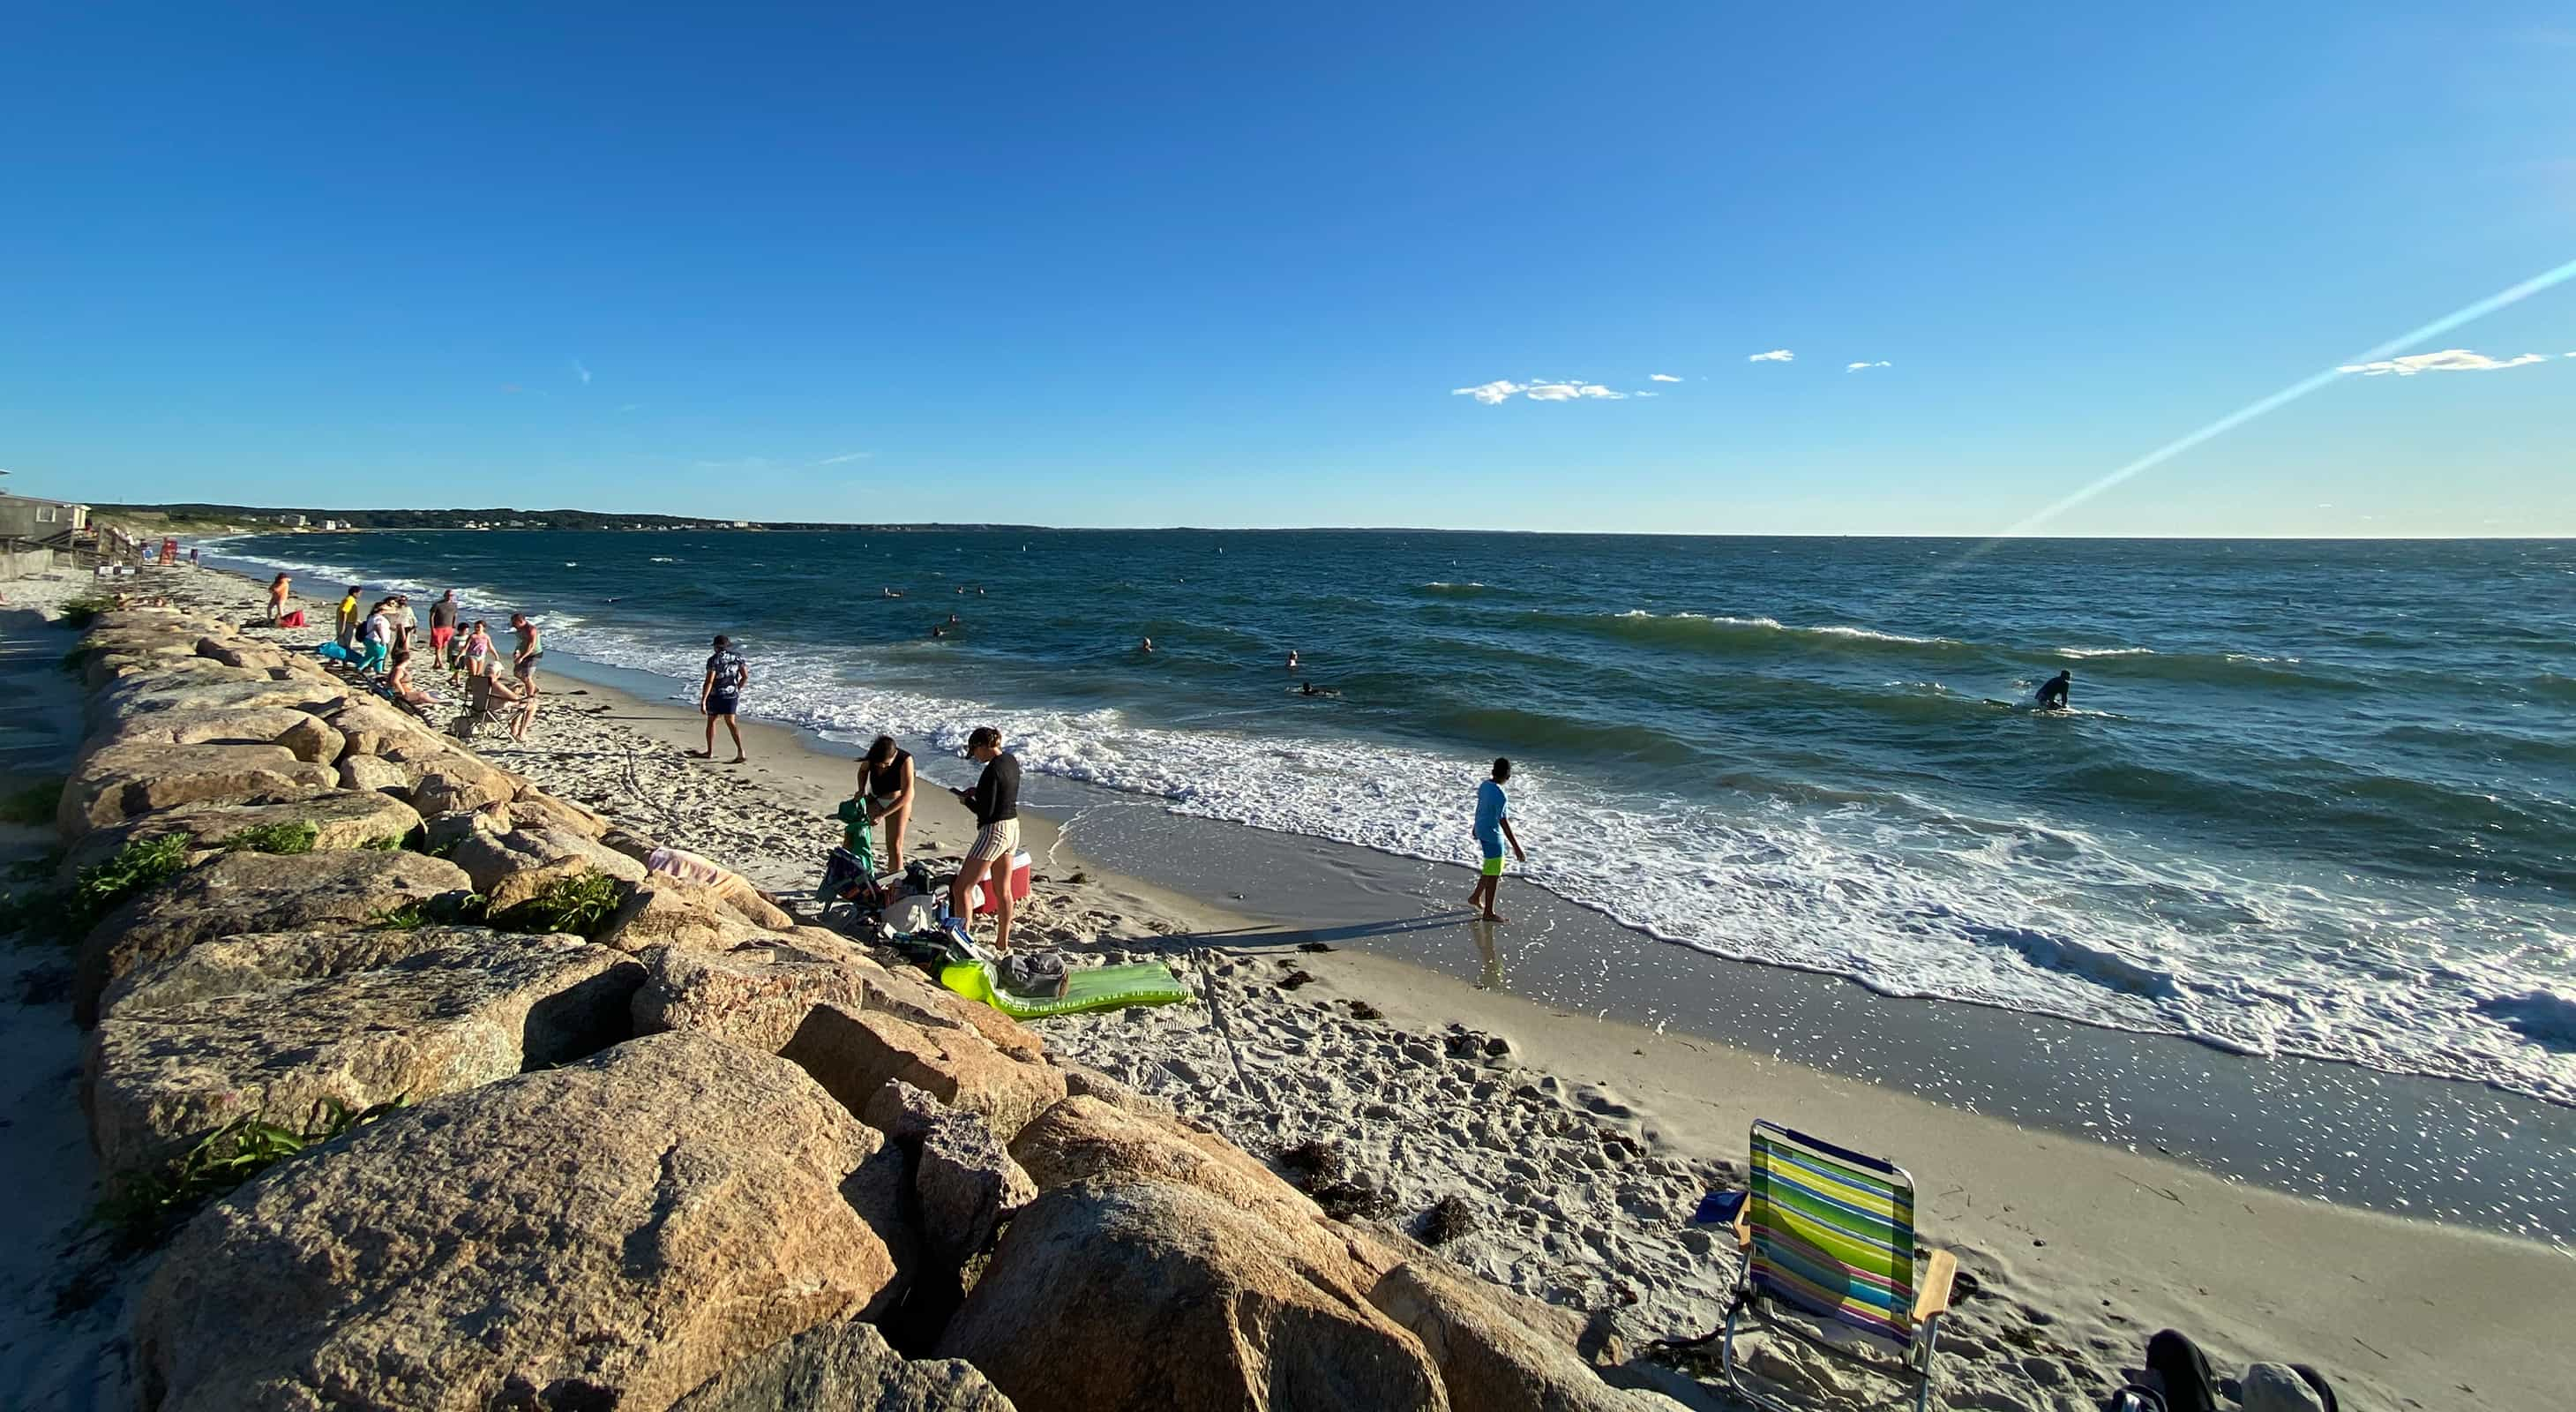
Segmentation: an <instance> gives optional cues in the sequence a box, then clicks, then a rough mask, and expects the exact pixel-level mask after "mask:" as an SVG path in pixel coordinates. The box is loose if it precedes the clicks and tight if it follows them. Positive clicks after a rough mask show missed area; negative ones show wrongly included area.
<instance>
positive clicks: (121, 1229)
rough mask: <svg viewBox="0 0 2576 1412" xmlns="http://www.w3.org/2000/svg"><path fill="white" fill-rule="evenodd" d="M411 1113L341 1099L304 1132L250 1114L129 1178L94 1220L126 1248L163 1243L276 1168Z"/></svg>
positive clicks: (326, 1104)
mask: <svg viewBox="0 0 2576 1412" xmlns="http://www.w3.org/2000/svg"><path fill="white" fill-rule="evenodd" d="M402 1106H403V1100H402V1099H400V1098H396V1099H394V1100H392V1101H391V1102H387V1103H378V1104H375V1105H373V1106H371V1107H367V1108H351V1107H350V1106H349V1105H347V1104H345V1103H342V1102H341V1101H340V1100H338V1099H336V1098H326V1099H324V1100H322V1102H321V1103H319V1104H317V1105H315V1109H314V1114H313V1119H312V1121H311V1122H309V1123H307V1124H306V1125H305V1126H304V1127H303V1128H301V1129H296V1128H289V1127H285V1126H282V1125H280V1124H277V1123H272V1122H268V1121H266V1120H264V1119H261V1118H258V1117H253V1116H248V1115H245V1116H243V1117H239V1118H235V1119H234V1120H232V1121H231V1122H229V1123H226V1124H224V1125H223V1126H222V1127H220V1128H217V1129H215V1130H214V1131H213V1132H211V1133H208V1134H206V1135H205V1136H204V1137H203V1138H201V1139H199V1140H198V1142H197V1145H196V1146H194V1147H191V1148H189V1149H188V1151H187V1152H186V1153H185V1154H184V1155H183V1156H181V1157H180V1158H179V1159H178V1160H177V1161H175V1162H172V1163H170V1164H169V1165H167V1166H165V1167H163V1168H161V1169H160V1170H157V1171H152V1172H145V1173H137V1174H130V1175H128V1176H126V1177H123V1178H121V1179H120V1180H118V1182H117V1183H116V1185H115V1187H114V1188H113V1189H111V1190H110V1191H109V1192H108V1194H107V1196H106V1197H105V1198H104V1199H102V1200H101V1201H100V1202H99V1203H98V1207H97V1209H96V1210H95V1211H94V1212H93V1213H92V1219H94V1220H96V1221H97V1222H98V1223H99V1224H100V1225H102V1226H105V1227H107V1228H108V1229H109V1230H111V1231H114V1232H115V1233H116V1237H117V1242H118V1244H119V1245H120V1246H121V1247H123V1248H124V1249H127V1250H139V1249H143V1248H145V1247H148V1246H151V1245H155V1244H158V1243H159V1242H160V1239H161V1237H163V1236H164V1235H167V1234H168V1233H169V1232H170V1231H172V1230H174V1229H176V1228H177V1226H178V1224H179V1221H180V1220H181V1219H182V1218H183V1217H185V1216H187V1215H188V1214H189V1213H190V1212H192V1211H194V1210H196V1209H197V1208H198V1207H199V1206H202V1205H204V1204H205V1203H206V1202H207V1201H209V1200H211V1199H213V1198H214V1197H218V1196H221V1195H223V1194H224V1193H225V1192H228V1191H230V1190H232V1189H233V1188H234V1187H237V1186H240V1185H241V1184H242V1183H244V1182H246V1181H249V1180H250V1179H251V1178H253V1177H255V1176H258V1175H259V1174H260V1173H261V1172H264V1171H266V1170H268V1169H269V1168H270V1167H273V1166H275V1165H277V1164H278V1163H280V1162H283V1161H285V1160H286V1159H287V1158H289V1157H293V1156H295V1155H296V1154H297V1153H300V1152H302V1151H304V1149H306V1148H308V1147H311V1146H313V1145H315V1144H317V1143H324V1142H329V1141H330V1140H331V1139H333V1138H335V1137H339V1136H341V1135H342V1134H344V1133H347V1132H349V1131H351V1130H353V1129H356V1128H360V1127H364V1126H365V1125H367V1124H369V1123H372V1122H374V1121H376V1120H377V1119H378V1118H381V1117H383V1116H385V1115H386V1114H387V1113H391V1112H393V1111H394V1110H395V1109H398V1108H400V1107H402Z"/></svg>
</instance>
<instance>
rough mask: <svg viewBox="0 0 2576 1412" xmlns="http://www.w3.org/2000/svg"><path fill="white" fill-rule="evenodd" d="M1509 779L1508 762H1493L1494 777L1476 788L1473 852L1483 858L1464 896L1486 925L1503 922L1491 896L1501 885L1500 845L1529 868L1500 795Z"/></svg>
mask: <svg viewBox="0 0 2576 1412" xmlns="http://www.w3.org/2000/svg"><path fill="white" fill-rule="evenodd" d="M1511 777H1512V762H1511V761H1509V760H1501V759H1498V760H1496V761H1494V777H1493V778H1492V779H1489V780H1486V781H1485V782H1484V783H1482V784H1479V785H1477V786H1476V851H1477V852H1478V853H1480V854H1482V855H1483V856H1484V863H1483V866H1482V867H1481V868H1480V869H1479V870H1478V876H1477V878H1476V890H1475V891H1473V892H1470V893H1468V894H1467V905H1468V906H1470V907H1473V908H1475V909H1477V911H1478V912H1480V913H1482V914H1483V916H1484V919H1485V920H1486V921H1488V922H1499V921H1502V920H1504V918H1503V914H1501V913H1500V912H1497V911H1495V910H1494V894H1496V893H1497V892H1500V891H1501V890H1502V886H1503V845H1504V843H1506V842H1508V843H1510V844H1511V846H1512V856H1513V857H1514V858H1517V859H1519V860H1520V864H1521V866H1522V867H1524V868H1526V867H1528V866H1529V855H1528V854H1526V853H1523V852H1521V840H1520V835H1518V834H1516V833H1514V832H1512V821H1511V809H1512V803H1511V800H1510V799H1508V798H1506V797H1505V796H1504V794H1503V784H1504V782H1505V781H1507V780H1509V779H1510V778H1511Z"/></svg>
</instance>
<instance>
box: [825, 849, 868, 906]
mask: <svg viewBox="0 0 2576 1412" xmlns="http://www.w3.org/2000/svg"><path fill="white" fill-rule="evenodd" d="M862 885H869V884H868V874H867V869H865V868H863V867H861V866H860V864H859V858H858V855H857V854H855V853H852V852H851V851H850V850H849V849H847V848H835V849H833V850H832V851H831V852H830V853H829V854H827V855H826V856H825V857H824V859H823V882H822V884H821V886H819V887H817V888H815V889H814V897H815V899H816V900H817V901H821V902H855V901H857V900H858V898H857V896H856V894H857V893H858V891H859V889H860V887H861V886H862ZM871 886H872V885H871Z"/></svg>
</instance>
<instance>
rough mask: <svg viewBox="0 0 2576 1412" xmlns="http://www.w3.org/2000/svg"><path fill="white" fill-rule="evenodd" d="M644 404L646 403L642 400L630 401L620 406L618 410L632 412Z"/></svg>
mask: <svg viewBox="0 0 2576 1412" xmlns="http://www.w3.org/2000/svg"><path fill="white" fill-rule="evenodd" d="M643 405H644V404H643V403H641V402H629V403H626V404H624V405H623V406H620V407H619V408H618V409H617V410H618V411H621V412H632V411H635V410H636V409H638V408H640V407H642V406H643Z"/></svg>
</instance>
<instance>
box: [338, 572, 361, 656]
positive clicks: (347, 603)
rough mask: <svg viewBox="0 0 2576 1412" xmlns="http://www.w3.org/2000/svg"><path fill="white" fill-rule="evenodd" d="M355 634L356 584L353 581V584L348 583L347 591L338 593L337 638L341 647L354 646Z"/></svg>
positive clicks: (356, 626)
mask: <svg viewBox="0 0 2576 1412" xmlns="http://www.w3.org/2000/svg"><path fill="white" fill-rule="evenodd" d="M357 636H358V586H357V585H356V584H354V583H353V584H351V585H349V591H348V592H347V593H344V594H341V595H340V625H339V640H340V645H341V646H342V647H353V646H355V645H356V639H357Z"/></svg>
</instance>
